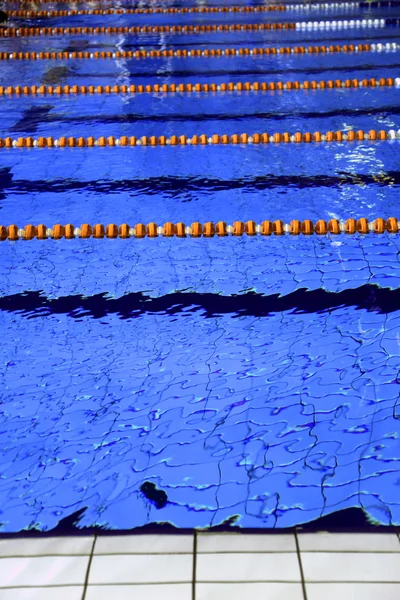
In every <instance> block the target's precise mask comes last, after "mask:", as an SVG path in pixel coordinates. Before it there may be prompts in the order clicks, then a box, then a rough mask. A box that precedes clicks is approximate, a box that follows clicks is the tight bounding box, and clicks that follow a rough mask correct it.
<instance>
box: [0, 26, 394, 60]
mask: <svg viewBox="0 0 400 600" xmlns="http://www.w3.org/2000/svg"><path fill="white" fill-rule="evenodd" d="M0 31H1V30H0ZM0 35H1V34H0ZM381 45H382V44H381ZM378 46H379V44H347V45H344V46H333V45H331V46H291V47H283V46H282V47H268V48H247V47H241V48H237V47H236V48H223V49H221V48H210V49H206V50H202V49H200V48H180V49H179V50H172V49H171V50H118V51H116V52H111V51H101V52H100V51H96V52H88V51H84V52H79V51H74V52H0V60H68V59H75V60H77V59H80V60H83V59H85V60H87V59H93V60H103V59H121V58H122V59H125V58H132V59H148V58H153V59H157V58H172V57H176V58H202V57H207V58H221V57H227V56H229V57H231V58H232V57H237V56H241V57H243V56H256V57H260V56H268V57H270V56H275V57H277V56H280V55H282V54H296V55H298V56H302V55H305V54H318V55H319V56H328V55H329V54H334V53H346V54H349V53H352V52H356V53H359V52H375V51H376V50H377V47H378ZM399 48H400V44H394V45H393V44H389V46H385V47H384V49H385V50H387V51H389V50H390V51H391V52H393V51H395V50H398V49H399Z"/></svg>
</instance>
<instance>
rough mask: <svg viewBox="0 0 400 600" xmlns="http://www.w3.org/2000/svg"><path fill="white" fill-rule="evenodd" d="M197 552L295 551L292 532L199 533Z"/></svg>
mask: <svg viewBox="0 0 400 600" xmlns="http://www.w3.org/2000/svg"><path fill="white" fill-rule="evenodd" d="M197 552H198V553H202V552H296V541H295V538H294V535H293V534H279V535H278V534H277V535H273V534H245V533H199V534H198V535H197Z"/></svg>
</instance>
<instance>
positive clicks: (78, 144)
mask: <svg viewBox="0 0 400 600" xmlns="http://www.w3.org/2000/svg"><path fill="white" fill-rule="evenodd" d="M368 140H369V141H377V140H380V141H382V140H400V130H398V131H394V130H393V129H391V130H389V131H385V130H380V131H376V130H375V129H371V130H370V131H368V133H366V132H365V131H363V130H361V129H360V130H358V131H354V130H351V131H347V132H346V133H343V132H342V131H327V132H326V133H321V132H320V131H316V132H315V133H310V132H305V133H300V132H296V133H294V134H291V133H288V132H284V133H274V134H272V135H270V134H268V133H253V134H252V135H249V134H248V133H242V134H236V133H235V134H233V135H227V134H222V135H218V134H214V135H212V136H208V135H206V134H204V133H203V134H200V135H193V136H192V137H187V136H186V135H171V136H170V137H169V138H167V137H166V136H164V135H161V136H155V135H153V136H145V135H144V136H142V137H140V138H137V137H135V136H130V137H128V136H122V137H120V138H115V137H114V136H108V137H104V136H101V137H99V138H97V139H96V138H94V137H88V138H84V137H64V136H63V137H60V138H58V139H54V138H52V137H39V138H37V139H35V138H32V137H19V138H17V139H13V138H10V137H7V138H0V148H3V149H9V148H67V147H68V148H94V147H100V148H105V147H112V148H114V147H118V146H122V147H128V146H130V147H134V146H146V147H147V146H153V147H154V146H206V145H214V146H219V145H240V144H242V145H253V144H254V145H259V144H261V145H264V144H290V143H294V144H301V143H311V142H313V143H321V142H354V141H358V142H361V141H368Z"/></svg>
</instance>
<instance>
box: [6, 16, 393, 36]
mask: <svg viewBox="0 0 400 600" xmlns="http://www.w3.org/2000/svg"><path fill="white" fill-rule="evenodd" d="M399 25H400V18H393V19H355V20H354V19H353V20H350V21H308V22H305V21H302V22H296V23H293V22H292V23H289V22H284V23H236V24H230V25H229V24H210V25H137V26H131V27H128V26H127V27H83V26H80V27H20V28H15V27H5V28H2V29H0V37H35V36H52V35H82V34H84V35H92V34H96V35H98V34H118V33H185V34H202V33H216V32H217V33H228V32H239V31H240V32H241V31H269V30H288V31H290V30H292V31H294V30H300V29H330V28H332V29H336V28H338V29H341V28H344V29H347V28H359V27H362V28H366V27H398V26H399Z"/></svg>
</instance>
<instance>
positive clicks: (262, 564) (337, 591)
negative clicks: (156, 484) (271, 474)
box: [0, 531, 400, 600]
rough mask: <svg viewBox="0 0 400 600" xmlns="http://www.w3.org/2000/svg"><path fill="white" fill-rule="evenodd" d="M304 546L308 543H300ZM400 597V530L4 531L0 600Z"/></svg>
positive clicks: (367, 599) (351, 599) (0, 553)
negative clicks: (13, 534) (11, 535)
mask: <svg viewBox="0 0 400 600" xmlns="http://www.w3.org/2000/svg"><path fill="white" fill-rule="evenodd" d="M298 549H299V551H298ZM161 592H162V598H163V600H225V599H227V600H242V599H243V598H251V600H321V598H323V599H324V600H334V599H335V600H336V599H338V598H340V600H359V599H360V598H362V600H376V599H377V598H384V599H385V600H398V599H399V598H400V541H399V537H398V535H397V534H396V533H383V534H382V533H371V534H353V533H351V534H330V533H302V532H301V531H299V532H296V534H293V533H289V534H288V533H281V534H268V533H261V534H239V533H226V534H225V533H197V534H196V535H179V534H177V535H165V534H159V535H140V534H138V535H125V536H99V537H84V536H79V537H70V538H30V539H26V538H25V539H21V538H19V539H10V540H0V600H53V599H55V598H57V600H109V599H110V598H112V600H125V599H127V600H130V599H132V600H153V599H155V598H157V597H159V596H160V593H161Z"/></svg>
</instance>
